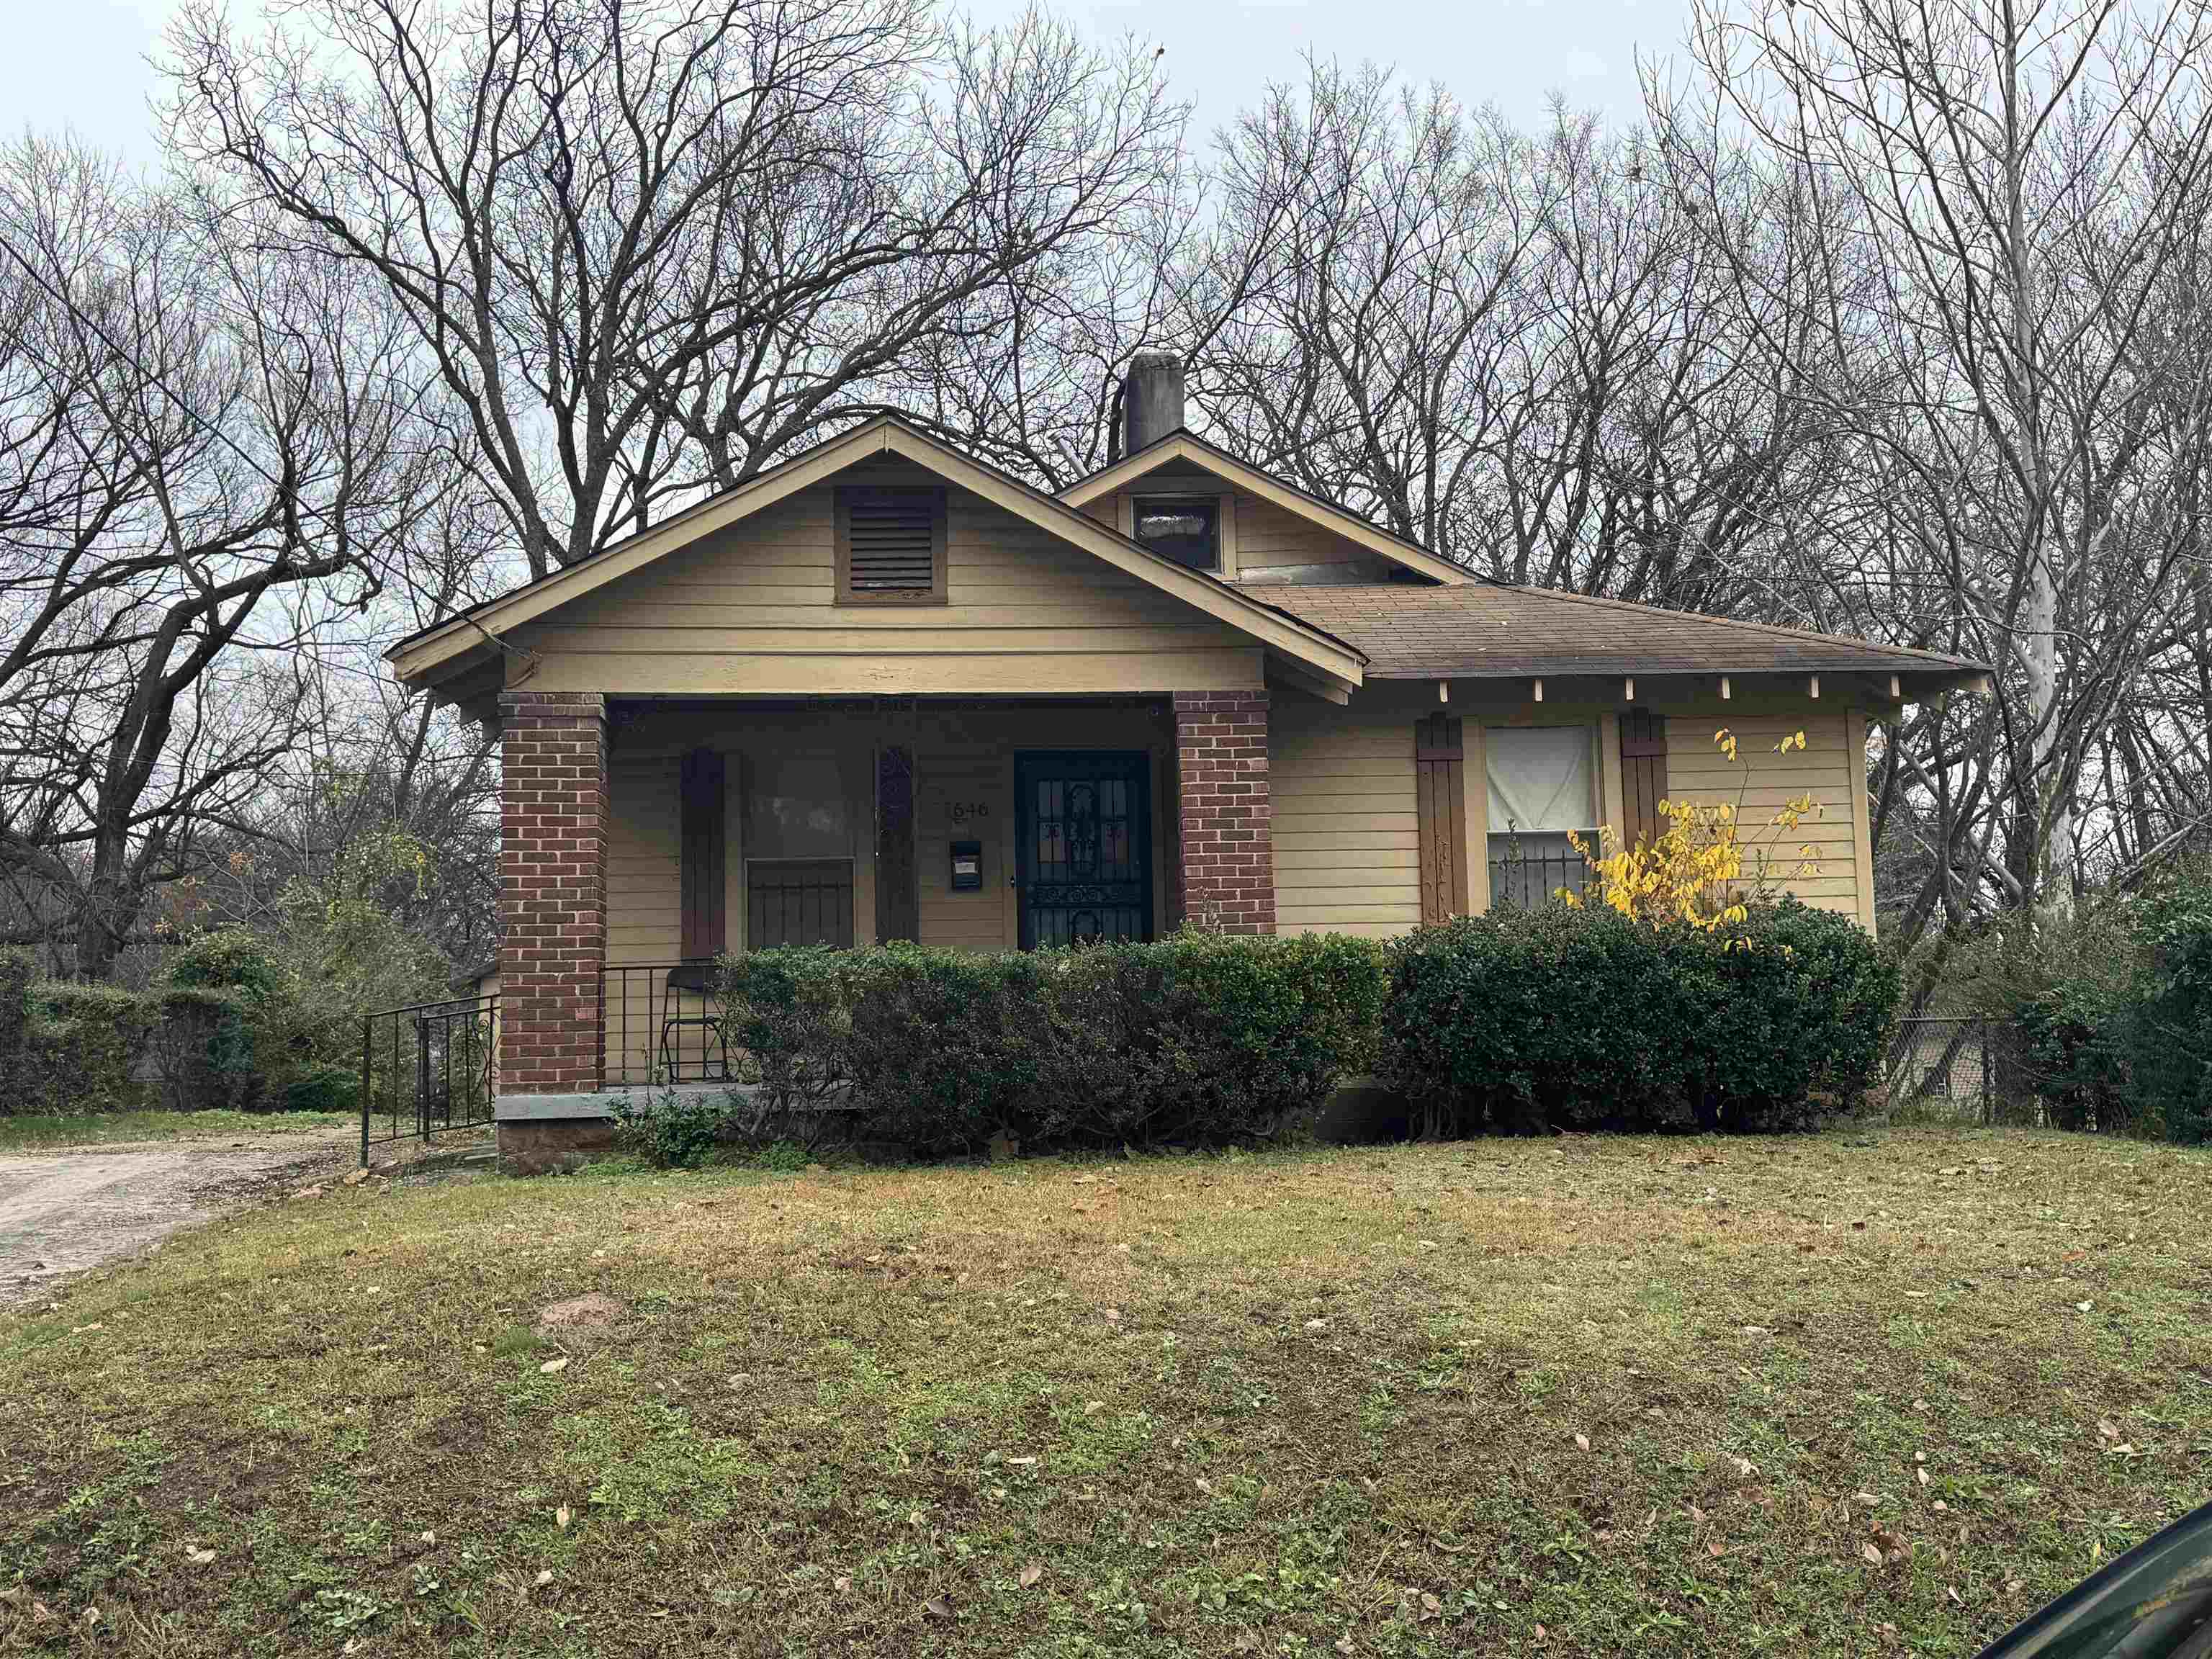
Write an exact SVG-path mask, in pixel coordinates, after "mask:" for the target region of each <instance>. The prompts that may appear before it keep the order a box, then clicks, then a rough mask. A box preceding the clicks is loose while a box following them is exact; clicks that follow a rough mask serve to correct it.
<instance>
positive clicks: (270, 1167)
mask: <svg viewBox="0 0 2212 1659" xmlns="http://www.w3.org/2000/svg"><path fill="white" fill-rule="evenodd" d="M357 1144H358V1143H357V1142H356V1140H355V1139H354V1138H353V1136H352V1134H351V1133H350V1132H349V1131H346V1130H343V1129H339V1130H334V1131H333V1132H332V1133H330V1134H329V1135H319V1134H318V1135H308V1134H297V1133H294V1134H279V1135H263V1136H251V1135H249V1136H246V1137H243V1138H241V1139H237V1140H180V1141H140V1142H130V1143H122V1144H118V1145H113V1146H81V1147H70V1146H52V1147H42V1148H40V1150H39V1151H38V1152H11V1153H7V1154H4V1155H0V1306H5V1305H6V1304H9V1303H12V1302H21V1301H25V1300H27V1299H28V1298H30V1297H33V1296H36V1295H37V1294H38V1293H39V1292H40V1291H41V1290H43V1289H44V1288H45V1287H46V1285H50V1284H51V1283H52V1282H53V1281H54V1280H55V1279H59V1278H61V1277H63V1276H64V1275H65V1274H69V1273H81V1272H82V1271H83V1270H84V1269H85V1268H87V1267H97V1266H99V1265H100V1263H101V1262H103V1261H112V1260H114V1259H115V1258H116V1257H118V1256H122V1255H130V1254H131V1253H132V1252H133V1251H136V1250H140V1249H144V1248H145V1247H146V1246H148V1245H149V1244H153V1243H158V1242H159V1241H160V1240H161V1239H162V1238H164V1237H167V1235H169V1234H170V1233H173V1232H174V1231H177V1230H178V1229H179V1228H180V1227H190V1226H194V1225H197V1224H198V1223H200V1222H203V1221H206V1220H209V1219H210V1218H213V1217H215V1216H216V1215H218V1214H220V1213H222V1212H223V1211H225V1210H229V1209H235V1208H236V1207H238V1206H240V1205H241V1204H245V1203H247V1202H250V1201H251V1200H253V1199H255V1198H258V1197H264V1196H270V1195H273V1194H277V1193H281V1192H283V1191H285V1190H287V1189H289V1188H296V1187H299V1186H302V1185H305V1184H307V1182H312V1181H314V1180H317V1179H319V1178H322V1177H324V1176H332V1177H336V1176H343V1174H344V1173H345V1170H346V1169H347V1168H348V1167H349V1165H350V1164H351V1163H352V1161H353V1159H354V1157H355V1153H356V1146H357Z"/></svg>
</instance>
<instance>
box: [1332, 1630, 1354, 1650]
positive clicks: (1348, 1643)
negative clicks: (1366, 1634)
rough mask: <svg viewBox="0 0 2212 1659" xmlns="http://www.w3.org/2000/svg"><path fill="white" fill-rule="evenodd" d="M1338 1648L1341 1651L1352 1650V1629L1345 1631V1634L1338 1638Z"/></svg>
mask: <svg viewBox="0 0 2212 1659" xmlns="http://www.w3.org/2000/svg"><path fill="white" fill-rule="evenodd" d="M1336 1650H1337V1651H1338V1652H1339V1653H1349V1652H1351V1651H1352V1632H1350V1631H1346V1632H1344V1634H1343V1635H1341V1636H1340V1637H1338V1638H1336Z"/></svg>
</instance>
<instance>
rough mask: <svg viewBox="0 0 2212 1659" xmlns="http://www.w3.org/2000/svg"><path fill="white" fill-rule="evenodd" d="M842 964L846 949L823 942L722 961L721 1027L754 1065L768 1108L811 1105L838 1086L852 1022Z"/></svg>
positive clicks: (798, 1108)
mask: <svg viewBox="0 0 2212 1659" xmlns="http://www.w3.org/2000/svg"><path fill="white" fill-rule="evenodd" d="M844 972H845V957H844V956H843V955H842V953H841V952H839V951H833V950H830V949H829V948H828V947H827V946H825V945H799V946H789V947H785V948H781V949H777V950H773V951H751V952H749V953H748V954H746V955H744V956H737V957H723V958H722V960H721V962H720V964H719V968H718V971H717V973H716V975H715V987H716V992H717V996H718V1000H720V1004H721V1007H722V1012H723V1018H724V1021H725V1024H726V1030H725V1033H724V1035H725V1036H726V1037H727V1038H728V1039H729V1041H730V1042H732V1044H734V1045H735V1046H737V1047H738V1048H742V1049H744V1052H745V1053H746V1054H749V1055H750V1057H751V1059H752V1062H753V1064H754V1065H755V1066H757V1068H758V1069H759V1073H760V1087H761V1091H762V1094H763V1097H764V1098H765V1099H766V1101H767V1102H768V1104H769V1108H770V1109H772V1110H775V1111H777V1112H794V1111H809V1110H813V1109H818V1108H819V1107H820V1106H821V1105H822V1103H823V1102H824V1101H825V1100H827V1099H829V1098H830V1097H832V1096H835V1095H836V1094H839V1093H841V1092H842V1091H843V1089H844V1087H845V1084H846V1080H847V1078H848V1074H849V1070H850V1066H849V1060H848V1053H847V1049H848V1041H847V1039H848V1032H849V1030H850V1026H851V1021H850V1019H849V1018H848V1015H847V1011H846V997H845V989H844V985H843V975H844Z"/></svg>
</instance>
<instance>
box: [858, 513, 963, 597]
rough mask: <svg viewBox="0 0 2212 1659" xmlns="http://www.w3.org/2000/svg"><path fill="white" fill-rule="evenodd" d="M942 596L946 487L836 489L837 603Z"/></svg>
mask: <svg viewBox="0 0 2212 1659" xmlns="http://www.w3.org/2000/svg"><path fill="white" fill-rule="evenodd" d="M944 598H945V491H944V490H943V489H937V488H934V487H930V486H922V487H914V486H909V485H896V486H893V485H872V486H865V487H864V486H858V485H855V486H851V487H848V488H846V489H840V490H839V491H838V492H837V599H838V602H839V603H840V604H847V605H850V604H878V603H881V604H927V603H930V602H933V601H937V600H941V599H944Z"/></svg>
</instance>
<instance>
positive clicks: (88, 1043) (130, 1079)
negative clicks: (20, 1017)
mask: <svg viewBox="0 0 2212 1659" xmlns="http://www.w3.org/2000/svg"><path fill="white" fill-rule="evenodd" d="M29 1004H30V1007H29V1018H28V1019H27V1022H26V1024H25V1030H24V1048H23V1053H22V1055H21V1063H20V1066H19V1075H18V1078H17V1079H16V1085H17V1086H16V1087H15V1089H14V1090H11V1091H10V1092H11V1093H12V1094H13V1095H14V1096H15V1098H14V1099H12V1100H11V1101H10V1102H9V1108H10V1109H11V1110H15V1111H19V1112H20V1111H25V1110H28V1111H33V1112H36V1111H53V1112H72V1113H75V1112H122V1111H131V1110H133V1109H137V1108H139V1107H143V1105H145V1104H146V1103H147V1097H148V1096H149V1093H150V1092H151V1091H149V1089H148V1088H147V1086H146V1085H144V1084H143V1083H142V1082H141V1081H140V1080H139V1078H138V1062H139V1060H140V1058H141V1057H142V1055H143V1054H144V1053H145V1046H146V1039H147V1036H148V1032H149V1028H150V1026H151V1024H152V1018H153V1011H152V1009H151V1008H150V1006H149V1004H148V1002H147V1001H146V1000H145V999H144V998H142V997H139V996H136V995H134V994H131V992H129V991H122V990H118V989H116V988H114V987H112V986H106V985H79V984H76V983H74V982H71V981H66V980H49V981H42V982H40V983H38V984H35V985H33V986H32V987H31V989H30V997H29Z"/></svg>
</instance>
